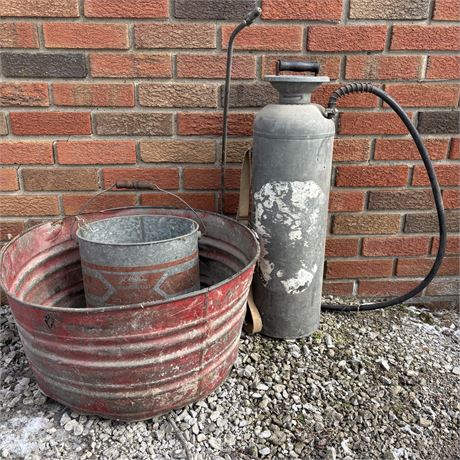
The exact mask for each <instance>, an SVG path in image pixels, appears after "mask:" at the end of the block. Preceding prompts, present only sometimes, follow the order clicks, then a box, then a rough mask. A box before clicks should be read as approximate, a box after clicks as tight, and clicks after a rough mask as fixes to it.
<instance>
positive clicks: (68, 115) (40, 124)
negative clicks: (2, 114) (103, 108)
mask: <svg viewBox="0 0 460 460" xmlns="http://www.w3.org/2000/svg"><path fill="white" fill-rule="evenodd" d="M10 119H11V130H12V132H13V134H16V135H19V136H34V135H38V136H39V135H43V134H45V135H66V134H67V135H71V134H91V121H90V114H89V113H85V112H14V113H10Z"/></svg>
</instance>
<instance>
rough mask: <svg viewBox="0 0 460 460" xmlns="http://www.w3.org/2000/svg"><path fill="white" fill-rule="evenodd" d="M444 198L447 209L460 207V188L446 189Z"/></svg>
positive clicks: (443, 194) (443, 193)
mask: <svg viewBox="0 0 460 460" xmlns="http://www.w3.org/2000/svg"><path fill="white" fill-rule="evenodd" d="M442 200H443V202H444V207H445V208H446V209H460V191H459V190H458V189H455V190H444V191H443V192H442Z"/></svg>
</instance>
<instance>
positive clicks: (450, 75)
mask: <svg viewBox="0 0 460 460" xmlns="http://www.w3.org/2000/svg"><path fill="white" fill-rule="evenodd" d="M426 78H428V79H431V80H458V79H460V56H429V57H428V65H427V70H426Z"/></svg>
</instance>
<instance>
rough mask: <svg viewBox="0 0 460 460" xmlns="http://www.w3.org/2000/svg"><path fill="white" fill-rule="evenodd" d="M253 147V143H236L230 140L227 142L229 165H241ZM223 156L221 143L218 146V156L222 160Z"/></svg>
mask: <svg viewBox="0 0 460 460" xmlns="http://www.w3.org/2000/svg"><path fill="white" fill-rule="evenodd" d="M251 147H252V140H251V141H240V140H238V141H236V140H235V141H234V140H230V141H228V142H227V162H229V163H241V162H242V161H243V156H244V154H245V153H246V151H247V150H248V149H249V148H251ZM221 155H222V143H221V142H219V143H218V145H217V156H218V158H221Z"/></svg>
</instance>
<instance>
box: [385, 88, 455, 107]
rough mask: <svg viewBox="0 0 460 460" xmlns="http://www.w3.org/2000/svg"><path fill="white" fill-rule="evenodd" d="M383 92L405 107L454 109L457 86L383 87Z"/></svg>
mask: <svg viewBox="0 0 460 460" xmlns="http://www.w3.org/2000/svg"><path fill="white" fill-rule="evenodd" d="M385 91H386V92H387V93H388V94H390V96H392V97H393V98H394V99H396V100H397V101H398V103H399V104H400V105H402V106H405V107H456V106H457V104H458V96H459V94H460V86H459V85H447V84H435V83H413V84H393V85H385Z"/></svg>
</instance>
